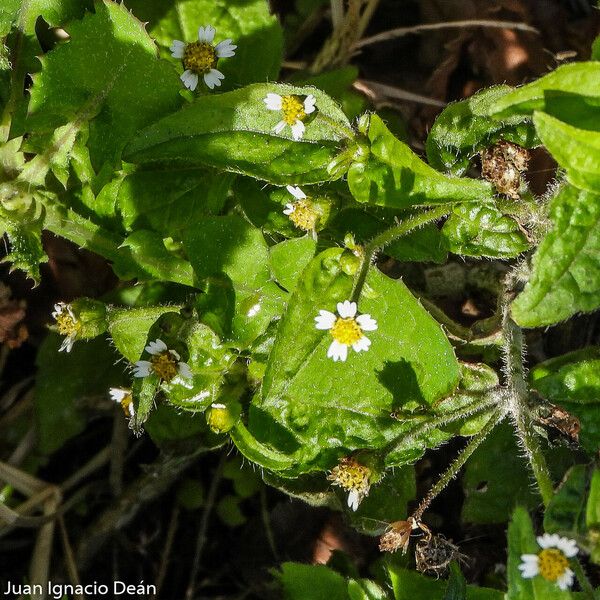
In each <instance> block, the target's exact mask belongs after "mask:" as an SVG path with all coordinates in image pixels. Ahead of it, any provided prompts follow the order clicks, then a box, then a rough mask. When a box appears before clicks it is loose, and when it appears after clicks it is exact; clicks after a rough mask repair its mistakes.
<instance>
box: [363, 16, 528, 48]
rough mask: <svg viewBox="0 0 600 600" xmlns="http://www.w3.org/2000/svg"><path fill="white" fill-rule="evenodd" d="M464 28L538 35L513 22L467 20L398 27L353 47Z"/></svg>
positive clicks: (364, 39) (523, 24)
mask: <svg viewBox="0 0 600 600" xmlns="http://www.w3.org/2000/svg"><path fill="white" fill-rule="evenodd" d="M464 27H488V28H494V29H517V30H519V31H529V32H531V33H537V34H538V35H539V33H540V31H539V29H536V28H535V27H532V26H531V25H527V23H515V22H514V21H494V20H491V19H468V20H465V21H446V22H444V23H424V24H423V25H414V26H413V27H398V28H396V29H390V30H389V31H384V32H382V33H378V34H376V35H372V36H370V37H367V38H363V39H362V40H360V41H358V42H357V43H356V44H355V45H354V47H355V48H363V47H364V46H368V45H370V44H376V43H378V42H386V41H387V40H393V39H396V38H399V37H403V36H405V35H410V34H413V33H421V32H423V31H433V30H437V29H457V28H458V29H462V28H464Z"/></svg>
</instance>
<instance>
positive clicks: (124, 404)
mask: <svg viewBox="0 0 600 600" xmlns="http://www.w3.org/2000/svg"><path fill="white" fill-rule="evenodd" d="M120 404H121V408H122V409H123V412H124V413H125V416H126V417H130V416H131V412H130V408H129V407H130V406H131V405H132V404H133V396H132V395H131V393H129V394H126V395H125V396H123V399H122V400H121V402H120Z"/></svg>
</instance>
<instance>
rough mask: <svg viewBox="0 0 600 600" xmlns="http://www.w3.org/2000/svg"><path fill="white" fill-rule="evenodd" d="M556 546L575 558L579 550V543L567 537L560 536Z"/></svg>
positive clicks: (568, 556)
mask: <svg viewBox="0 0 600 600" xmlns="http://www.w3.org/2000/svg"><path fill="white" fill-rule="evenodd" d="M556 547H557V548H558V549H559V550H560V551H561V552H562V553H563V554H564V555H565V556H566V557H567V558H573V556H575V555H576V554H577V553H578V552H579V548H577V543H576V542H575V540H571V539H569V538H566V537H559V538H558V542H557V544H556Z"/></svg>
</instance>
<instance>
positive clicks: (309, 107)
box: [304, 94, 317, 115]
mask: <svg viewBox="0 0 600 600" xmlns="http://www.w3.org/2000/svg"><path fill="white" fill-rule="evenodd" d="M316 101H317V99H316V98H315V97H314V96H313V95H312V94H309V95H308V96H306V99H305V100H304V112H305V113H306V114H307V115H310V113H312V112H315V103H316Z"/></svg>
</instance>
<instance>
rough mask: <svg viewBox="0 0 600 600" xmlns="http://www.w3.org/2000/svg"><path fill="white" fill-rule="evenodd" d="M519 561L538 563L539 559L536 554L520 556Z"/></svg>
mask: <svg viewBox="0 0 600 600" xmlns="http://www.w3.org/2000/svg"><path fill="white" fill-rule="evenodd" d="M521 560H522V561H523V562H526V563H527V562H528V563H536V564H537V563H538V561H539V560H540V557H539V556H538V555H537V554H521Z"/></svg>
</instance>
